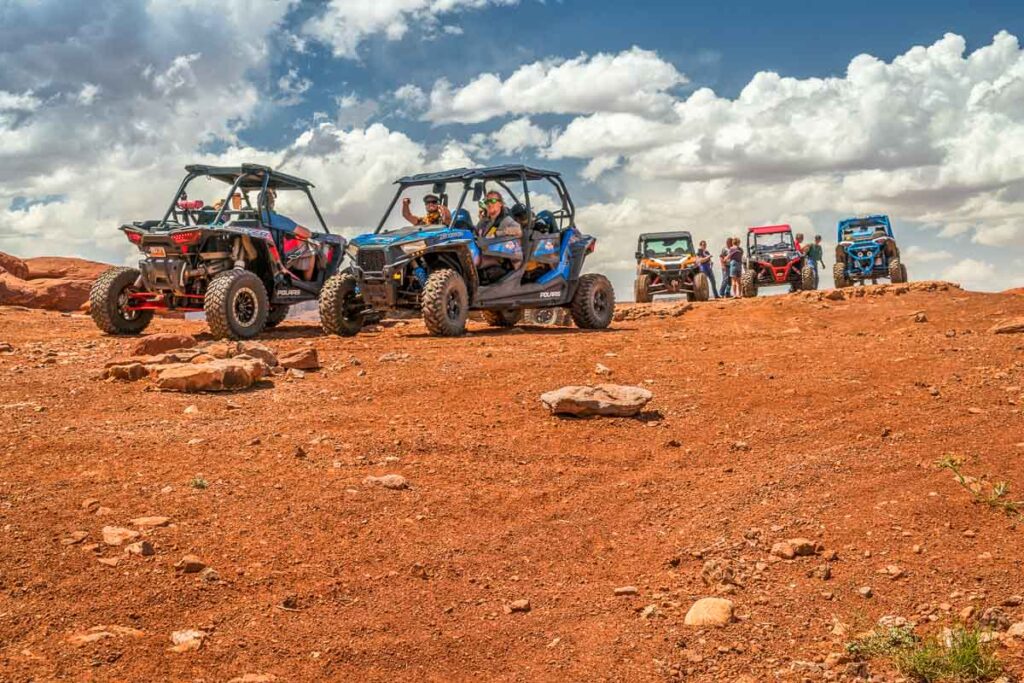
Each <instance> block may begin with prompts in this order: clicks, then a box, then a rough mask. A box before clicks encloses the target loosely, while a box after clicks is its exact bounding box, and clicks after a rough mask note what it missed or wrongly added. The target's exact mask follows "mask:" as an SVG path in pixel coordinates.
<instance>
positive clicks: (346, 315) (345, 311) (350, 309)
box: [341, 292, 360, 322]
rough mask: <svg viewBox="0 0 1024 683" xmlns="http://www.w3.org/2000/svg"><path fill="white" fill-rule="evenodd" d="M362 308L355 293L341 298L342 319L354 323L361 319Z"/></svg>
mask: <svg viewBox="0 0 1024 683" xmlns="http://www.w3.org/2000/svg"><path fill="white" fill-rule="evenodd" d="M359 312H360V307H359V301H358V299H357V297H356V294H355V292H349V293H348V294H346V295H345V296H343V297H342V298H341V317H342V318H343V319H344V320H347V321H349V322H352V321H354V320H356V319H357V318H358V317H359Z"/></svg>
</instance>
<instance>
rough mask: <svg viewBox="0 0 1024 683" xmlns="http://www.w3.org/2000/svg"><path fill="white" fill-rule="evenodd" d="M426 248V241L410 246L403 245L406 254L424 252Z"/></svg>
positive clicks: (409, 244) (411, 243)
mask: <svg viewBox="0 0 1024 683" xmlns="http://www.w3.org/2000/svg"><path fill="white" fill-rule="evenodd" d="M426 248H427V242H426V240H420V241H418V242H409V243H408V244H403V245H402V251H404V252H405V253H406V254H415V253H416V252H417V251H423V250H424V249H426Z"/></svg>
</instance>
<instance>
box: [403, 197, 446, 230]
mask: <svg viewBox="0 0 1024 683" xmlns="http://www.w3.org/2000/svg"><path fill="white" fill-rule="evenodd" d="M411 202H412V200H411V199H409V198H408V197H406V198H405V199H403V200H402V217H403V218H405V220H407V221H409V223H411V224H412V225H448V224H449V223H451V222H452V214H451V211H449V210H448V207H447V206H445V205H444V204H441V202H440V201H439V200H438V198H437V195H436V194H428V195H427V196H426V197H424V198H423V206H424V208H425V209H426V211H427V213H426V215H424V216H417V215H416V214H414V213H413V212H412V209H411V208H409V204H410V203H411Z"/></svg>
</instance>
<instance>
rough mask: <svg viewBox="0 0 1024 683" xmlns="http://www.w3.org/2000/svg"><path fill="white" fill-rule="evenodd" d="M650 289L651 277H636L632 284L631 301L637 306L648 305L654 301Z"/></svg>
mask: <svg viewBox="0 0 1024 683" xmlns="http://www.w3.org/2000/svg"><path fill="white" fill-rule="evenodd" d="M650 288H651V276H650V275H637V276H636V281H635V282H633V300H634V301H636V302H637V303H638V304H649V303H651V302H652V301H654V296H653V295H652V294H651V293H650Z"/></svg>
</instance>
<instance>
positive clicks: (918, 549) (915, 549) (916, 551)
mask: <svg viewBox="0 0 1024 683" xmlns="http://www.w3.org/2000/svg"><path fill="white" fill-rule="evenodd" d="M910 551H911V552H912V553H914V554H915V555H920V554H921V553H922V552H923V551H924V548H922V547H921V546H919V545H917V544H916V543H915V544H914V547H912V548H911V549H910Z"/></svg>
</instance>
